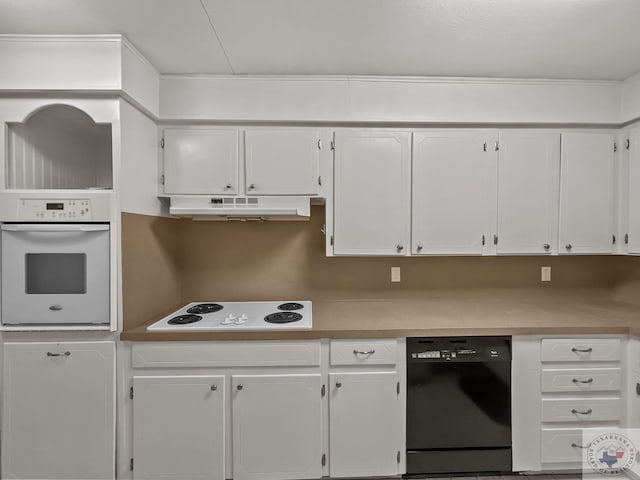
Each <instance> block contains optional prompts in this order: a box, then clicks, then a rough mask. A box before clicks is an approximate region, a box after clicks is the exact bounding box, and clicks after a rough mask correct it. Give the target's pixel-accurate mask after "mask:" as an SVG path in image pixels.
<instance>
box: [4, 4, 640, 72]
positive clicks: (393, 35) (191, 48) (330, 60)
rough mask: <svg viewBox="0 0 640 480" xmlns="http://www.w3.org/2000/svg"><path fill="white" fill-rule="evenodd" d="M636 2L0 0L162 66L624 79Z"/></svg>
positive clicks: (23, 20) (27, 18)
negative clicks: (123, 40) (121, 40)
mask: <svg viewBox="0 0 640 480" xmlns="http://www.w3.org/2000/svg"><path fill="white" fill-rule="evenodd" d="M639 25H640V0H0V33H41V34H55V33H64V34H72V33H73V34H82V33H122V34H124V35H126V36H127V37H128V38H129V39H130V40H131V41H132V43H133V44H134V45H136V47H138V49H139V50H140V51H141V52H142V53H143V54H144V55H145V56H146V57H147V58H148V59H149V60H150V61H151V62H152V63H153V64H154V65H155V66H156V67H157V68H158V70H160V71H161V72H162V73H209V74H232V73H235V74H319V75H332V74H337V75H427V76H432V75H444V76H489V77H535V78H585V79H615V80H622V79H624V78H627V77H629V76H631V75H632V74H634V73H637V72H640V28H639Z"/></svg>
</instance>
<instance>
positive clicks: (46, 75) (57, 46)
mask: <svg viewBox="0 0 640 480" xmlns="http://www.w3.org/2000/svg"><path fill="white" fill-rule="evenodd" d="M120 42H121V36H120V35H86V36H74V35H0V58H1V59H2V68H0V90H18V91H25V90H89V91H91V90H94V91H95V90H98V91H104V90H119V89H120V86H121V81H120Z"/></svg>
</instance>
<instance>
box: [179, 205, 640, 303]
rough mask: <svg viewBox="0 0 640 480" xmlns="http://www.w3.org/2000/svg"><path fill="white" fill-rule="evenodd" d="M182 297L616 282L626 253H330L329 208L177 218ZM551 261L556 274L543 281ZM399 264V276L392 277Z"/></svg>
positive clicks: (628, 268) (626, 272)
mask: <svg viewBox="0 0 640 480" xmlns="http://www.w3.org/2000/svg"><path fill="white" fill-rule="evenodd" d="M178 223H179V225H180V226H179V228H180V229H181V235H180V239H181V250H180V252H181V258H180V266H181V272H182V282H183V283H182V287H183V289H182V292H183V300H185V301H197V300H207V299H216V300H258V299H290V298H302V299H304V298H310V299H319V298H327V297H330V298H372V297H373V298H380V297H383V298H403V297H412V298H415V297H416V296H418V297H419V296H424V295H428V294H429V291H430V290H433V289H452V288H454V289H458V288H460V289H462V288H511V287H512V288H563V287H577V286H581V287H607V286H613V285H614V284H616V283H617V282H620V281H622V280H624V279H626V278H627V277H629V276H630V275H631V274H632V271H633V265H632V264H631V263H630V262H629V261H628V260H629V259H628V258H627V257H614V256H609V257H606V256H582V257H578V256H574V257H549V258H541V257H420V258H416V257H412V258H371V257H369V258H354V257H326V256H325V249H324V236H323V234H322V233H321V228H322V225H323V223H324V208H323V207H313V208H312V215H311V221H309V222H267V223H260V224H255V223H217V222H191V221H188V220H181V221H179V222H178ZM541 265H551V267H552V278H553V281H552V282H551V283H550V284H543V283H541V282H540V266H541ZM391 266H400V267H401V274H402V282H400V283H393V284H392V283H391V281H390V276H391V275H390V267H391Z"/></svg>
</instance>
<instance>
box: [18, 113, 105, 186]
mask: <svg viewBox="0 0 640 480" xmlns="http://www.w3.org/2000/svg"><path fill="white" fill-rule="evenodd" d="M6 132H7V150H6V154H7V157H6V158H7V162H6V172H5V173H6V188H7V189H111V188H113V168H112V147H111V145H112V142H111V138H112V137H111V124H104V123H96V122H94V120H93V119H92V118H91V117H90V116H89V115H87V114H86V113H85V112H83V111H82V110H80V109H78V108H76V107H72V106H69V105H62V104H56V105H49V106H46V107H44V108H41V109H39V110H37V111H36V112H34V113H33V114H31V115H30V116H29V117H28V118H27V119H26V120H25V121H24V122H21V123H7V130H6Z"/></svg>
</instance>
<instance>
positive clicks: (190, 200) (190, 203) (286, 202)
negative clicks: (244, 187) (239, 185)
mask: <svg viewBox="0 0 640 480" xmlns="http://www.w3.org/2000/svg"><path fill="white" fill-rule="evenodd" d="M169 213H170V214H171V215H173V216H175V217H188V218H192V219H193V220H198V221H203V220H209V221H232V220H235V221H244V222H247V221H274V220H276V221H278V220H279V221H292V220H293V221H299V220H309V217H310V216H311V198H310V197H299V196H295V197H216V196H173V197H171V205H170V208H169Z"/></svg>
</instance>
